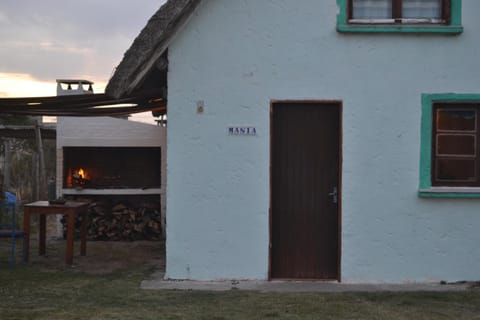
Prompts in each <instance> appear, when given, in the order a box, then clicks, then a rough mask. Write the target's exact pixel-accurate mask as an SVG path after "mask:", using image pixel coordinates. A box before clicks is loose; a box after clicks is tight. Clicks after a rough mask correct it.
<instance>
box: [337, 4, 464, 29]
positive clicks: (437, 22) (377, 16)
mask: <svg viewBox="0 0 480 320" xmlns="http://www.w3.org/2000/svg"><path fill="white" fill-rule="evenodd" d="M337 3H338V5H339V7H340V12H339V14H338V16H337V30H338V31H339V32H382V33H385V32H396V33H444V34H458V33H461V32H462V31H463V27H462V25H461V20H462V0H337Z"/></svg>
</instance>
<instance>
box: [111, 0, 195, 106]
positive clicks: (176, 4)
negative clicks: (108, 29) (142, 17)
mask: <svg viewBox="0 0 480 320" xmlns="http://www.w3.org/2000/svg"><path fill="white" fill-rule="evenodd" d="M200 2H201V0H168V1H167V2H166V3H165V4H164V5H163V6H162V7H161V8H160V9H159V10H158V11H157V12H156V13H155V14H154V15H153V16H152V17H151V18H150V20H149V21H148V23H147V25H146V26H145V28H143V30H142V31H141V32H140V34H139V35H138V37H137V38H136V39H135V41H134V42H133V44H132V46H131V47H130V48H129V49H128V50H127V52H126V53H125V55H124V57H123V60H122V61H121V62H120V64H119V65H118V67H117V68H116V70H115V73H114V74H113V76H112V78H111V79H110V81H109V82H108V84H107V87H106V89H105V92H106V94H108V95H109V96H112V97H115V98H117V99H118V98H121V97H124V96H128V95H131V94H133V93H134V92H136V91H137V90H140V89H141V86H142V84H143V82H144V81H145V78H146V77H147V76H148V74H149V73H150V72H151V71H152V70H153V69H154V68H157V67H158V61H159V60H160V59H161V57H162V55H163V54H164V53H165V52H166V50H167V48H168V46H169V44H170V42H171V41H172V39H173V37H174V36H175V34H177V33H178V32H179V31H180V30H181V29H182V27H183V26H184V25H185V24H186V23H187V22H188V19H189V18H190V17H191V15H192V13H193V12H194V11H195V9H196V8H197V6H198V5H199V4H200Z"/></svg>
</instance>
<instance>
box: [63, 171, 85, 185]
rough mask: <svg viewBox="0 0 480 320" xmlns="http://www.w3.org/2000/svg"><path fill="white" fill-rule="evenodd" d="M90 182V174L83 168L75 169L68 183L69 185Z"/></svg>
mask: <svg viewBox="0 0 480 320" xmlns="http://www.w3.org/2000/svg"><path fill="white" fill-rule="evenodd" d="M88 183H89V176H88V174H87V171H86V170H85V169H83V168H79V169H78V170H74V171H73V174H72V175H69V177H68V180H67V185H69V186H84V185H86V184H88Z"/></svg>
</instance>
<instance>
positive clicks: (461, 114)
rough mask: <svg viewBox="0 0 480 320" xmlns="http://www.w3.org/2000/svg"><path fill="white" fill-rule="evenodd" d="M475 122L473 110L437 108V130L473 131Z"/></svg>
mask: <svg viewBox="0 0 480 320" xmlns="http://www.w3.org/2000/svg"><path fill="white" fill-rule="evenodd" d="M475 122H476V112H475V110H445V109H437V130H465V131H474V130H475Z"/></svg>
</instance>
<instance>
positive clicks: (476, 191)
mask: <svg viewBox="0 0 480 320" xmlns="http://www.w3.org/2000/svg"><path fill="white" fill-rule="evenodd" d="M418 196H419V197H420V198H467V199H476V198H478V199H480V188H461V187H460V188H459V187H431V188H429V189H420V190H418Z"/></svg>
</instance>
